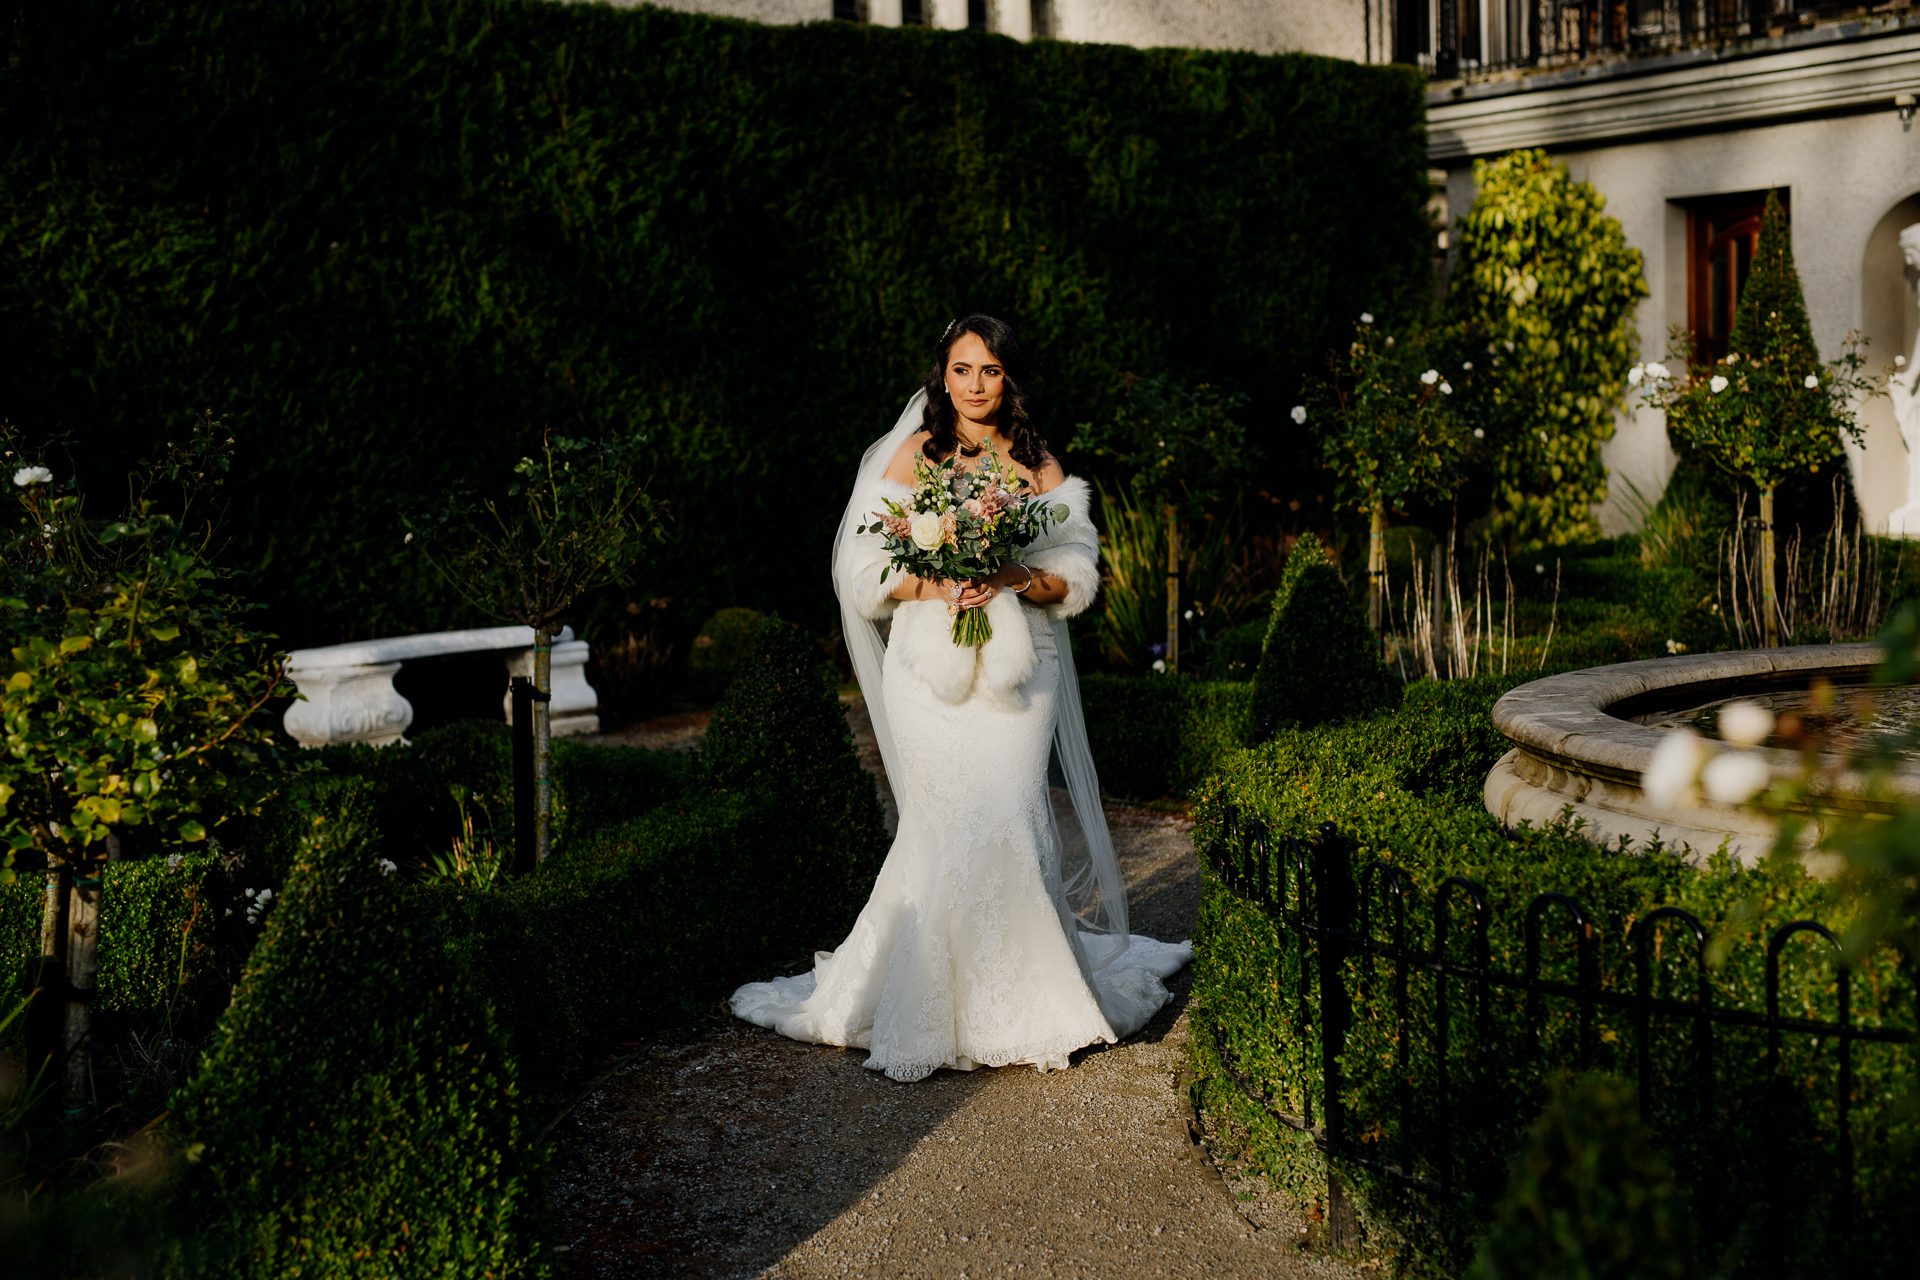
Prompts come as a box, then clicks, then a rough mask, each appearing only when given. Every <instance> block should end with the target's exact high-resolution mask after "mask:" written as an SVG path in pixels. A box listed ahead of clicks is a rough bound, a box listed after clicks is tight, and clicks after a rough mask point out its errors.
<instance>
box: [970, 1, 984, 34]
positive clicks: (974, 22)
mask: <svg viewBox="0 0 1920 1280" xmlns="http://www.w3.org/2000/svg"><path fill="white" fill-rule="evenodd" d="M986 29H987V0H967V30H969V31H985V30H986Z"/></svg>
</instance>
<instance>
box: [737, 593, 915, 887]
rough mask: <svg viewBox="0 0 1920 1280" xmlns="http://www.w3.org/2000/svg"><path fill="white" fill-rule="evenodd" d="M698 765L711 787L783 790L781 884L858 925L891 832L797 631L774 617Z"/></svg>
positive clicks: (842, 716)
mask: <svg viewBox="0 0 1920 1280" xmlns="http://www.w3.org/2000/svg"><path fill="white" fill-rule="evenodd" d="M700 763H701V766H702V769H703V772H704V778H703V782H704V784H705V785H706V786H709V787H715V788H722V789H735V790H737V789H742V788H746V787H754V786H771V787H773V788H774V789H776V790H777V791H779V793H780V794H781V795H782V797H784V799H785V802H786V804H787V805H788V808H789V812H790V814H791V820H792V824H793V834H792V836H791V837H789V839H788V841H787V842H786V843H787V844H788V846H789V848H790V850H791V853H790V857H791V859H792V860H791V862H790V863H789V864H787V871H786V874H785V876H783V877H782V879H783V881H784V882H786V883H789V884H792V885H793V887H794V889H795V890H796V891H799V890H801V889H802V886H803V885H805V886H815V888H813V889H812V890H811V891H814V892H818V891H819V889H820V888H826V889H828V890H829V891H830V892H832V893H835V894H838V895H840V896H839V897H838V898H837V899H835V901H837V902H838V903H839V906H838V907H836V908H834V909H830V910H828V911H826V917H825V920H824V921H823V922H822V923H823V924H824V923H825V922H826V921H832V920H843V921H844V922H845V923H846V924H849V925H850V924H852V922H853V917H854V916H855V915H857V914H858V913H859V909H860V905H861V904H862V903H864V902H865V901H866V898H867V891H868V890H869V889H871V888H872V887H873V877H874V876H875V875H877V874H878V873H879V870H880V860H881V858H882V857H883V856H884V855H885V853H886V845H887V836H886V825H885V821H884V819H883V818H882V816H881V811H880V799H879V795H878V793H877V791H876V790H875V787H874V780H873V778H872V776H871V775H869V774H868V773H867V772H866V771H865V770H864V769H862V768H861V767H860V757H859V755H858V754H857V753H856V752H855V750H854V746H853V731H852V730H851V729H849V728H848V727H847V713H846V708H845V707H843V706H842V705H841V704H840V699H839V697H838V696H836V694H835V693H834V691H833V689H832V688H831V687H829V686H828V684H827V682H826V680H825V678H824V675H823V668H822V666H821V663H820V656H819V654H818V652H817V651H815V650H814V649H813V647H812V646H811V645H809V644H808V643H807V639H806V637H805V636H804V635H802V634H801V632H800V629H799V628H798V627H796V626H794V625H793V624H792V623H790V622H786V621H784V620H782V619H781V618H780V617H778V616H777V615H776V616H774V617H770V618H768V619H766V621H764V622H762V623H761V624H760V629H759V630H758V631H757V632H755V634H754V637H753V649H752V652H751V653H750V654H749V655H748V657H747V658H746V659H745V660H744V661H742V662H741V664H740V667H739V671H738V673H737V674H736V675H735V676H734V678H733V683H732V684H731V685H729V686H728V688H727V693H726V697H725V698H723V699H722V700H721V703H720V705H719V707H718V708H716V709H715V711H714V713H713V722H712V723H711V724H709V725H708V726H707V737H706V741H705V743H704V744H703V745H702V746H701V749H700ZM769 888H770V889H771V888H773V886H769ZM822 905H823V906H824V905H825V904H824V903H823V904H822Z"/></svg>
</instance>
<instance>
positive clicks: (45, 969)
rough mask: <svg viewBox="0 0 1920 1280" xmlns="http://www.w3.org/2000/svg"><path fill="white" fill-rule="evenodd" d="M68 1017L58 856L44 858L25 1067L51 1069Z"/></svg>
mask: <svg viewBox="0 0 1920 1280" xmlns="http://www.w3.org/2000/svg"><path fill="white" fill-rule="evenodd" d="M66 1018H67V871H66V864H65V863H64V862H62V861H61V860H60V859H59V858H58V857H57V856H52V855H50V856H49V857H48V859H47V880H46V889H45V893H44V894H43V895H42V897H41V903H40V964H39V969H38V972H36V973H35V974H34V981H33V1004H32V1005H31V1006H30V1007H29V1008H28V1010H27V1027H26V1041H27V1044H26V1047H27V1070H28V1072H29V1073H30V1074H37V1073H38V1072H40V1071H41V1070H42V1069H43V1068H44V1069H47V1070H49V1071H50V1070H51V1069H52V1068H53V1067H55V1066H57V1065H58V1064H59V1062H60V1058H61V1049H62V1046H64V1045H65V1044H66V1038H67V1032H66Z"/></svg>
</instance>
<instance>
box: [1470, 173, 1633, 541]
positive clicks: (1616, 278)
mask: <svg viewBox="0 0 1920 1280" xmlns="http://www.w3.org/2000/svg"><path fill="white" fill-rule="evenodd" d="M1473 182H1474V187H1475V195H1474V199H1473V205H1472V207H1471V208H1469V209H1468V211H1467V214H1466V216H1465V217H1464V218H1462V219H1460V223H1459V228H1458V231H1459V237H1460V239H1459V243H1460V261H1459V265H1458V266H1457V267H1456V268H1455V269H1454V270H1453V271H1452V272H1451V273H1450V274H1449V276H1448V280H1447V307H1448V310H1449V312H1450V314H1451V315H1452V316H1453V317H1454V318H1455V319H1457V320H1460V321H1464V322H1465V323H1466V324H1468V325H1469V326H1470V327H1471V328H1472V329H1473V331H1474V332H1475V333H1476V334H1477V335H1478V337H1479V338H1481V339H1483V340H1484V341H1485V343H1486V346H1487V350H1486V352H1485V354H1484V355H1481V356H1480V357H1479V358H1480V359H1482V360H1483V361H1485V363H1486V366H1487V367H1486V368H1484V369H1483V370H1482V374H1481V377H1482V378H1490V379H1491V383H1492V386H1491V389H1490V392H1489V393H1488V404H1489V408H1488V412H1487V422H1488V431H1489V436H1490V438H1489V440H1488V444H1489V445H1490V446H1492V452H1493V459H1494V473H1495V474H1494V516H1493V526H1492V528H1493V533H1494V535H1495V536H1496V537H1497V538H1499V539H1500V541H1502V542H1503V543H1505V544H1506V545H1508V546H1540V545H1550V546H1561V545H1564V544H1567V543H1573V542H1579V541H1581V540H1583V539H1588V538H1592V537H1594V536H1595V535H1596V534H1598V533H1599V531H1600V530H1599V525H1598V523H1597V522H1596V521H1595V519H1594V516H1593V511H1594V509H1595V507H1596V506H1597V505H1598V504H1600V503H1602V502H1604V501H1606V497H1607V468H1606V463H1605V461H1604V460H1603V459H1602V458H1601V456H1600V447H1601V445H1603V444H1604V443H1606V441H1608V440H1610V439H1612V438H1613V429H1614V424H1613V414H1614V410H1616V409H1617V408H1619V406H1620V403H1621V400H1622V398H1623V397H1624V396H1625V394H1626V389H1627V386H1626V374H1627V367H1628V366H1629V365H1631V364H1632V363H1633V360H1634V352H1635V348H1636V347H1637V345H1638V337H1637V335H1636V333H1635V331H1634V326H1633V313H1634V308H1635V307H1636V306H1638V304H1639V301H1640V299H1642V298H1644V297H1646V296H1647V283H1646V280H1645V278H1644V276H1643V274H1642V269H1641V257H1640V251H1639V250H1638V249H1635V248H1633V247H1632V246H1631V245H1629V244H1628V243H1627V238H1626V233H1625V232H1624V231H1622V230H1621V227H1620V223H1619V221H1618V220H1617V219H1615V218H1612V217H1609V216H1607V214H1606V212H1605V209H1606V204H1607V201H1606V197H1605V196H1603V195H1601V194H1600V193H1599V192H1598V191H1596V190H1595V189H1594V188H1593V187H1592V186H1591V185H1589V184H1588V183H1584V182H1575V181H1574V180H1573V178H1572V177H1571V176H1570V175H1569V174H1568V172H1567V166H1566V164H1565V162H1563V161H1560V160H1556V159H1553V158H1552V157H1550V156H1548V155H1547V154H1546V153H1545V152H1543V151H1515V152H1511V153H1509V154H1507V155H1505V156H1501V157H1499V158H1497V159H1487V160H1476V161H1475V162H1474V165H1473ZM1475 354H1478V353H1475Z"/></svg>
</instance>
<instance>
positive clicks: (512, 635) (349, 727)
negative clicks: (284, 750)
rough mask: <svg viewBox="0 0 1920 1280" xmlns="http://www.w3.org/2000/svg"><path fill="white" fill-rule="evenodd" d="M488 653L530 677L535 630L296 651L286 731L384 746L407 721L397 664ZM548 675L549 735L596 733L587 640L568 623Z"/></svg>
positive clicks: (317, 740)
mask: <svg viewBox="0 0 1920 1280" xmlns="http://www.w3.org/2000/svg"><path fill="white" fill-rule="evenodd" d="M489 652H499V653H500V655H501V657H502V658H503V659H504V661H505V663H506V668H507V675H508V676H509V677H511V676H532V675H533V628H532V627H478V628H475V629H473V630H470V631H436V632H432V633H430V634H427V635H417V636H394V637H393V638H391V639H388V640H361V641H355V642H353V643H351V644H330V645H325V646H323V647H321V648H318V649H295V650H294V651H293V654H292V659H291V661H290V662H289V663H288V664H287V678H288V679H289V680H292V681H293V683H294V686H295V687H296V688H297V689H299V690H300V692H301V694H302V695H304V696H305V698H306V701H304V702H295V703H294V704H293V705H292V706H291V707H288V708H287V715H286V720H285V723H286V728H287V732H288V733H289V734H291V735H292V736H293V738H294V739H295V740H296V741H298V742H299V743H300V745H301V746H303V747H324V746H330V745H332V744H333V743H336V742H364V743H366V744H367V745H368V746H374V747H382V746H386V745H387V744H388V743H392V742H401V741H404V738H403V737H402V735H403V734H405V733H406V731H407V726H408V725H410V724H412V723H413V704H411V703H409V702H408V701H407V700H406V699H405V698H403V697H401V696H400V691H399V690H397V689H395V688H394V687H393V677H394V676H395V675H396V674H397V673H398V672H399V670H400V667H401V665H402V664H404V663H406V662H409V661H412V660H414V659H418V658H436V657H440V656H442V655H445V654H450V653H489ZM551 674H552V685H553V701H552V703H551V704H549V710H550V714H551V716H552V721H551V731H552V733H553V734H554V736H556V737H560V736H563V735H567V734H578V733H596V732H598V731H599V728H600V716H599V714H598V713H599V709H600V699H599V696H598V695H597V694H595V693H594V691H593V686H592V685H590V684H588V683H587V642H586V641H584V640H575V639H574V638H573V628H572V627H564V628H562V629H561V631H560V635H559V637H558V638H557V639H556V640H555V641H554V645H553V657H552V668H551ZM501 701H502V703H503V704H504V705H505V706H506V708H507V718H508V720H509V721H511V720H512V717H513V705H512V695H511V694H510V693H503V694H502V695H501Z"/></svg>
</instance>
